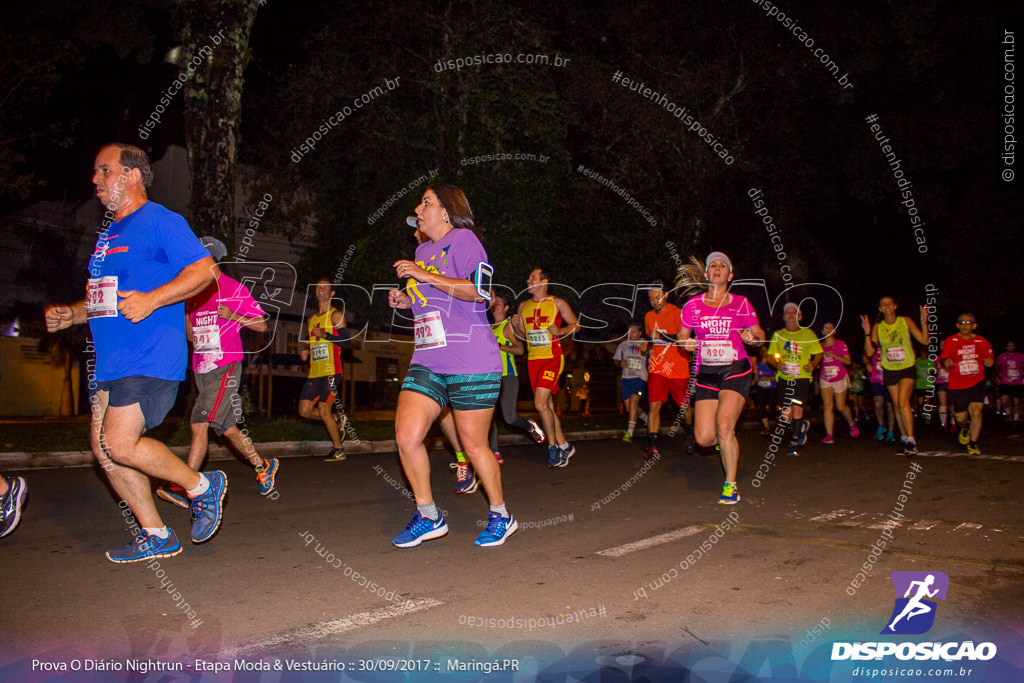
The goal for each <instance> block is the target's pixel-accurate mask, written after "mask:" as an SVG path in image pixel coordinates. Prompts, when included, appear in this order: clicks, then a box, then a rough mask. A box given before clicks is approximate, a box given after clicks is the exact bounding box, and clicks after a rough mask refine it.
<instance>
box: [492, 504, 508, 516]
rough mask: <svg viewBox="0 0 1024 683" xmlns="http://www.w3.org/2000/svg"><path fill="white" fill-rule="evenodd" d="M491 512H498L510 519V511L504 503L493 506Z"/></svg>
mask: <svg viewBox="0 0 1024 683" xmlns="http://www.w3.org/2000/svg"><path fill="white" fill-rule="evenodd" d="M491 512H497V513H498V514H499V515H501V516H502V517H508V510H506V509H505V504H504V503H502V504H501V505H492V506H491Z"/></svg>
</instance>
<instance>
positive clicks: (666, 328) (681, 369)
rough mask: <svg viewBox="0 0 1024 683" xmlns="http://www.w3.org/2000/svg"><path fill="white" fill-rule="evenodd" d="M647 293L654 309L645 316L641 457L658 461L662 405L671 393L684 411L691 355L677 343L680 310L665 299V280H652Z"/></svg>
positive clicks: (680, 323) (687, 397)
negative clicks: (647, 347)
mask: <svg viewBox="0 0 1024 683" xmlns="http://www.w3.org/2000/svg"><path fill="white" fill-rule="evenodd" d="M650 287H651V289H650V291H649V292H648V296H649V297H650V301H651V307H652V308H653V309H654V310H653V311H648V312H647V315H646V316H645V317H644V327H645V328H646V330H647V336H648V337H650V338H651V341H650V344H651V347H652V348H651V357H650V360H649V361H648V366H647V373H648V376H647V400H648V402H649V403H650V406H651V407H650V417H649V418H648V422H647V445H648V448H647V450H646V451H644V458H650V459H653V460H661V453H660V452H659V451H658V431H659V430H660V429H661V404H662V403H664V402H665V400H666V399H667V398H668V397H669V396H671V397H672V399H673V400H674V401H675V402H676V405H678V406H679V409H680V410H682V411H686V410H687V408H688V407H689V400H690V398H689V397H690V358H689V356H688V355H687V353H686V352H685V351H683V350H682V349H681V348H680V347H679V346H677V345H676V343H675V342H676V335H677V334H679V329H680V328H681V326H682V311H681V310H680V309H679V307H678V306H676V305H674V304H670V303H669V302H668V293H667V292H666V291H665V283H664V282H662V281H661V280H655V281H654V282H652V283H651V285H650Z"/></svg>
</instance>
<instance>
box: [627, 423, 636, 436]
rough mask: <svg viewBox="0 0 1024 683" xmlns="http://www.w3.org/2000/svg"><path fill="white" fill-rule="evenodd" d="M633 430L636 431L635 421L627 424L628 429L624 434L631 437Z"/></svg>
mask: <svg viewBox="0 0 1024 683" xmlns="http://www.w3.org/2000/svg"><path fill="white" fill-rule="evenodd" d="M634 429H636V420H631V421H630V423H629V429H627V430H626V433H627V434H629V435H630V436H633V430H634Z"/></svg>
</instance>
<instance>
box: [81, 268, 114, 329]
mask: <svg viewBox="0 0 1024 683" xmlns="http://www.w3.org/2000/svg"><path fill="white" fill-rule="evenodd" d="M116 315H117V276H116V275H108V276H107V277H95V278H90V279H89V282H88V284H87V285H86V288H85V317H86V318H90V319H91V318H110V317H113V316H116Z"/></svg>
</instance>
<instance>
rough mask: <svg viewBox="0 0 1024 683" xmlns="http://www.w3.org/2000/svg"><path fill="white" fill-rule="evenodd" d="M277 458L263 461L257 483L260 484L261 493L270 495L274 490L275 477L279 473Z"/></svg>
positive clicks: (257, 474) (257, 475)
mask: <svg viewBox="0 0 1024 683" xmlns="http://www.w3.org/2000/svg"><path fill="white" fill-rule="evenodd" d="M277 465H278V462H277V458H270V459H269V460H264V461H263V469H262V470H260V471H259V472H257V473H256V483H258V484H259V485H260V495H261V496H266V495H269V494H270V492H271V491H273V490H274V477H275V475H276V474H277Z"/></svg>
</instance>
